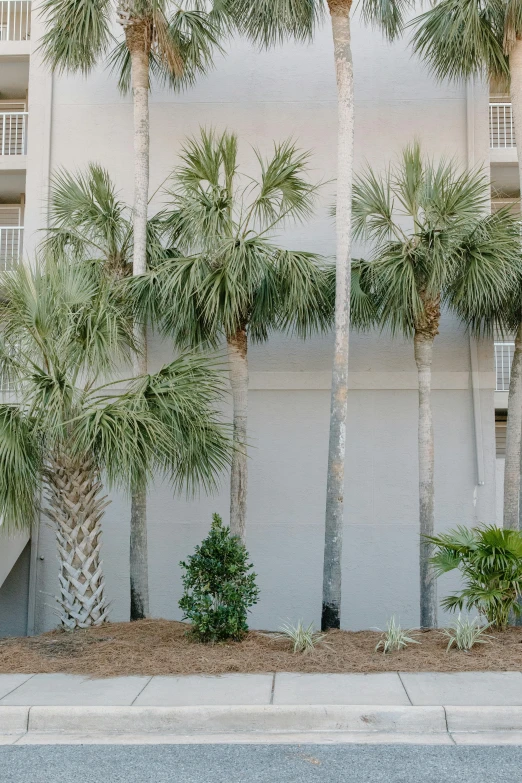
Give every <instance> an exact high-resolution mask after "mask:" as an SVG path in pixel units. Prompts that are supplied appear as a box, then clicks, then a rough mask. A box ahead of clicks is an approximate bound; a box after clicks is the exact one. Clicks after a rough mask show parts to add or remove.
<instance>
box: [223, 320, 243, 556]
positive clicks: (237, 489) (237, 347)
mask: <svg viewBox="0 0 522 783" xmlns="http://www.w3.org/2000/svg"><path fill="white" fill-rule="evenodd" d="M227 348H228V363H229V374H230V386H231V388H232V405H233V409H234V410H233V421H234V429H233V453H232V467H231V471H230V532H231V533H232V535H234V536H239V538H240V539H241V540H242V541H243V542H244V541H245V536H246V514H247V485H248V462H247V460H248V454H247V417H248V358H247V351H248V337H247V333H246V329H245V328H242V329H238V331H237V332H236V333H235V334H234V335H232V336H231V337H228V338H227Z"/></svg>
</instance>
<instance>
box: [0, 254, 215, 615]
mask: <svg viewBox="0 0 522 783" xmlns="http://www.w3.org/2000/svg"><path fill="white" fill-rule="evenodd" d="M1 295H2V296H1V303H0V372H1V373H2V376H3V377H6V378H7V379H8V380H9V383H10V387H11V388H12V389H13V395H12V399H11V401H8V402H5V403H3V404H1V405H0V514H1V515H2V519H3V524H4V525H5V526H6V527H7V528H8V529H9V528H11V529H16V528H21V527H27V526H29V525H31V523H32V522H33V521H34V520H35V518H36V516H37V515H38V514H39V513H40V510H41V507H40V502H41V490H42V489H43V490H44V495H45V498H46V503H45V504H44V507H43V509H42V510H43V512H44V514H45V515H46V516H47V517H48V518H49V519H50V520H51V522H52V523H53V525H54V527H55V530H56V537H57V545H58V559H59V563H60V567H59V596H58V597H57V600H58V605H59V616H60V623H61V625H62V626H63V627H65V628H70V629H74V628H86V627H88V626H91V625H99V624H100V623H102V622H104V620H106V619H107V614H108V604H107V600H106V596H105V583H104V577H103V570H102V560H101V555H100V550H101V522H102V517H103V513H104V510H105V508H106V506H107V505H108V499H107V496H106V495H105V494H104V484H106V485H107V486H108V487H111V486H119V487H122V488H126V489H128V490H132V489H133V488H134V487H135V486H136V484H137V483H138V484H140V485H141V484H143V483H145V484H148V483H150V481H151V480H152V477H153V475H154V474H159V475H160V476H166V477H167V478H168V479H169V480H170V481H171V482H172V484H173V486H174V488H176V489H177V488H179V487H181V486H183V485H186V486H187V487H189V488H190V487H192V486H193V485H194V484H197V483H200V482H202V483H203V484H206V485H208V486H212V485H213V484H214V481H215V476H216V473H217V472H218V471H220V470H221V469H222V468H223V467H225V466H226V464H227V461H228V454H227V451H228V446H227V438H226V436H225V434H224V431H223V430H222V428H221V425H220V423H219V418H218V416H217V414H216V412H215V410H214V406H215V405H217V404H218V401H219V399H220V397H221V394H222V385H221V381H220V375H219V374H218V373H217V372H216V370H215V369H213V367H212V366H211V364H209V361H208V360H205V359H204V358H202V357H195V358H180V359H178V360H177V361H175V362H173V363H171V364H169V365H167V366H165V367H163V368H162V369H161V370H160V371H159V372H157V373H155V374H153V375H144V376H140V377H137V378H134V379H131V380H124V379H120V380H117V381H115V380H107V379H110V378H112V379H114V377H115V375H116V374H119V373H121V372H124V370H125V367H126V366H128V365H129V364H130V363H131V360H132V353H133V351H134V349H135V346H134V338H133V328H132V312H131V311H130V309H129V307H128V306H127V304H126V303H125V301H124V300H122V298H121V293H120V292H119V290H118V288H117V287H115V286H114V282H113V279H112V278H111V277H109V276H107V274H106V273H105V270H104V269H103V267H102V266H101V265H100V264H96V263H92V262H77V263H71V261H70V259H69V258H62V259H61V260H60V259H58V260H50V259H48V260H47V261H46V262H45V264H43V265H42V266H41V267H38V268H36V269H30V268H29V267H27V266H20V267H18V268H17V269H16V270H15V271H13V272H9V273H6V274H5V275H4V276H3V279H2V290H1ZM120 378H121V375H120Z"/></svg>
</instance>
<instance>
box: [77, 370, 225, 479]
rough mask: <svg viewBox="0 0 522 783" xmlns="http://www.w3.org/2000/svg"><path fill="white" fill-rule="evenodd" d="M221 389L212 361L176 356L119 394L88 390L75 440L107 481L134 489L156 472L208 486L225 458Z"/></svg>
mask: <svg viewBox="0 0 522 783" xmlns="http://www.w3.org/2000/svg"><path fill="white" fill-rule="evenodd" d="M223 393H224V389H223V382H222V377H221V375H220V373H219V372H218V371H217V368H216V367H215V366H213V365H212V363H211V362H209V361H208V360H207V359H205V358H204V357H202V356H199V357H197V356H192V357H181V358H180V359H177V360H175V361H174V362H172V363H171V364H170V365H167V366H165V367H163V368H162V369H161V370H160V371H159V372H158V373H155V374H154V375H148V376H143V377H139V378H137V379H135V380H133V381H132V382H131V383H130V384H129V386H128V389H127V390H126V391H125V392H123V393H121V394H109V390H107V391H106V392H105V393H103V392H101V391H97V392H96V393H95V394H93V395H92V399H91V402H90V404H87V405H86V406H85V409H84V410H83V412H82V413H81V415H80V416H79V417H78V418H77V419H76V421H75V422H74V424H75V448H76V449H77V450H78V452H79V453H93V454H94V455H95V456H96V459H97V462H98V464H99V465H100V466H102V467H103V468H104V469H105V471H106V473H107V478H108V481H109V482H110V484H111V485H116V486H122V487H124V488H126V489H132V488H133V487H135V486H137V485H138V484H139V483H140V482H143V481H144V480H150V479H151V478H152V477H153V476H154V474H155V473H159V474H160V475H163V476H166V477H167V478H169V479H170V480H171V481H172V482H173V485H174V487H175V488H176V489H179V488H181V487H182V486H185V487H186V488H187V490H188V491H189V492H194V491H195V489H196V488H197V487H198V486H202V487H204V488H205V489H206V490H208V491H210V490H212V489H213V488H214V487H215V485H216V475H218V474H219V473H220V472H221V471H222V470H223V469H224V468H225V467H226V466H227V464H228V462H229V458H230V443H229V439H228V437H227V433H226V428H225V427H224V426H223V425H222V424H221V422H220V419H219V416H218V414H217V412H216V403H217V401H218V400H219V399H220V397H222V396H223Z"/></svg>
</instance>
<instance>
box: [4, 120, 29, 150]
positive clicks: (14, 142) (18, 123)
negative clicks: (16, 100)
mask: <svg viewBox="0 0 522 783" xmlns="http://www.w3.org/2000/svg"><path fill="white" fill-rule="evenodd" d="M26 152H27V112H26V111H16V112H7V111H3V112H0V155H25V154H26Z"/></svg>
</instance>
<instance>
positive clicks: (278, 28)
mask: <svg viewBox="0 0 522 783" xmlns="http://www.w3.org/2000/svg"><path fill="white" fill-rule="evenodd" d="M229 8H230V13H231V14H232V16H233V18H234V20H235V22H236V24H237V26H238V27H239V30H240V31H241V32H242V33H243V34H244V35H246V36H248V37H249V38H250V40H252V41H254V43H257V44H259V45H260V46H263V47H270V46H275V45H276V44H278V43H283V42H284V41H285V40H287V39H288V38H294V39H295V40H296V41H310V40H311V39H312V38H313V34H314V31H315V28H316V26H317V25H318V23H319V22H320V20H321V19H322V16H323V13H324V4H323V2H322V0H229Z"/></svg>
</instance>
